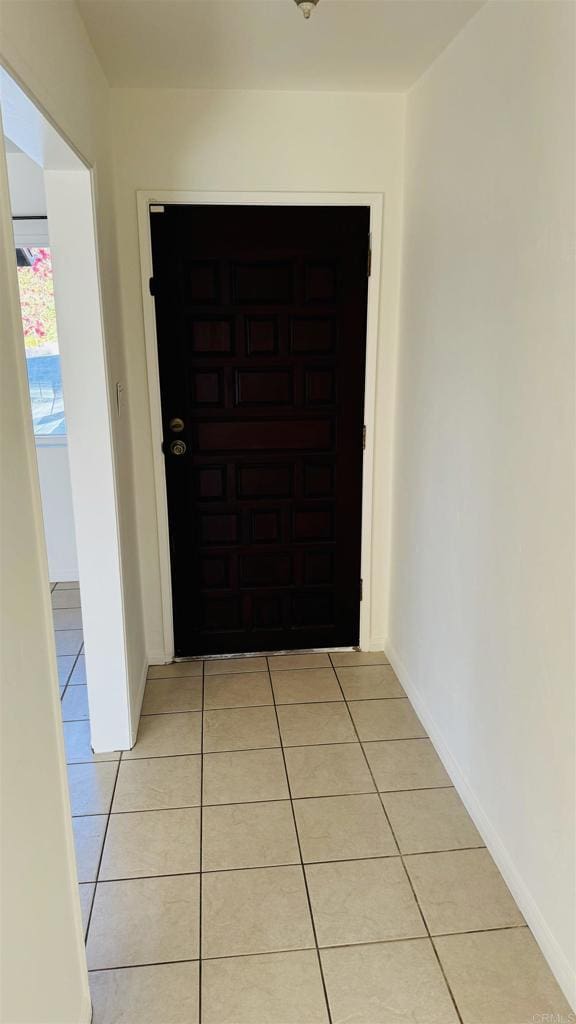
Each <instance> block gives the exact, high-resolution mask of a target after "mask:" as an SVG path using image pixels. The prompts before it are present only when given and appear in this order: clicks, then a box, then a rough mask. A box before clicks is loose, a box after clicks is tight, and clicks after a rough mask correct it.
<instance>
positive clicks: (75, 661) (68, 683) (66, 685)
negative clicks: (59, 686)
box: [56, 651, 80, 703]
mask: <svg viewBox="0 0 576 1024" xmlns="http://www.w3.org/2000/svg"><path fill="white" fill-rule="evenodd" d="M61 657H64V655H61ZM79 657H80V651H78V654H77V655H76V657H75V658H74V661H73V663H72V668H71V669H70V671H69V673H68V675H67V676H66V683H65V684H64V689H63V690H62V693H61V694H60V703H62V701H63V700H64V695H65V693H66V691H67V689H68V687H69V686H70V680H71V678H72V674H73V672H74V669H75V668H76V665H77V663H78V658H79ZM56 666H58V655H56Z"/></svg>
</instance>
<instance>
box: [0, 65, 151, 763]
mask: <svg viewBox="0 0 576 1024" xmlns="http://www.w3.org/2000/svg"><path fill="white" fill-rule="evenodd" d="M0 94H1V99H2V105H3V109H4V111H5V117H4V133H5V135H6V136H7V137H8V138H9V139H12V141H14V142H15V143H16V144H17V145H18V147H19V148H20V149H22V151H23V152H25V153H26V154H27V155H28V156H29V157H30V159H32V160H34V162H35V163H37V164H38V165H39V166H40V167H42V168H43V172H44V187H45V192H46V203H47V213H48V230H49V233H50V246H51V249H52V259H53V266H54V297H55V302H56V315H57V318H58V338H59V347H60V356H61V361H62V375H63V378H64V402H65V408H66V420H67V425H68V453H69V463H70V481H71V485H72V504H73V509H74V527H75V534H76V545H77V553H78V566H79V575H80V585H81V593H82V620H83V631H84V643H85V649H84V653H85V657H86V677H87V692H88V704H89V708H90V739H91V743H92V747H93V749H94V751H95V752H96V753H104V752H106V751H110V750H128V749H130V747H132V746H133V745H134V742H135V740H136V731H137V728H138V718H137V713H138V708H137V706H136V705H135V703H134V702H133V701H131V698H130V687H129V679H128V655H127V645H126V628H125V621H126V619H125V608H124V593H123V581H122V560H121V549H120V525H119V524H120V517H119V508H118V494H117V487H116V477H117V472H116V463H115V453H114V433H113V416H114V414H115V413H114V408H113V405H112V402H111V401H110V393H109V384H108V367H107V352H106V340H105V335H104V316H103V310H102V305H101V295H100V268H99V255H98V233H97V222H96V213H95V194H94V171H93V169H92V168H91V167H89V165H88V164H87V163H86V161H85V160H84V158H83V157H81V156H80V155H79V154H78V153H77V152H76V151H75V150H74V149H73V148H72V146H71V144H70V143H69V141H68V140H67V139H66V137H65V136H64V135H63V134H60V132H59V130H57V129H56V128H55V127H54V125H53V124H52V123H51V122H50V121H49V120H48V118H47V116H46V115H45V113H44V111H43V109H42V107H41V105H40V104H38V103H37V102H36V100H35V99H34V98H33V97H31V96H29V95H28V94H27V93H26V92H24V90H23V89H22V88H21V87H20V86H19V85H18V84H17V83H16V81H15V80H14V79H13V78H12V77H11V75H10V73H9V72H8V71H5V70H4V68H3V67H2V65H1V64H0ZM34 212H36V211H34ZM87 382H89V386H87Z"/></svg>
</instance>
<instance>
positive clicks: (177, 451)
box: [170, 441, 186, 455]
mask: <svg viewBox="0 0 576 1024" xmlns="http://www.w3.org/2000/svg"><path fill="white" fill-rule="evenodd" d="M170 451H171V452H172V455H184V454H185V452H186V442H185V441H172V443H171V445H170Z"/></svg>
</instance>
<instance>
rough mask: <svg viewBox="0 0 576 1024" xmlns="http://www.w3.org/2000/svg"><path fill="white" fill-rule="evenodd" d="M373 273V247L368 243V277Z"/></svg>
mask: <svg viewBox="0 0 576 1024" xmlns="http://www.w3.org/2000/svg"><path fill="white" fill-rule="evenodd" d="M371 273H372V245H371V243H370V241H368V256H367V258H366V277H370V274H371Z"/></svg>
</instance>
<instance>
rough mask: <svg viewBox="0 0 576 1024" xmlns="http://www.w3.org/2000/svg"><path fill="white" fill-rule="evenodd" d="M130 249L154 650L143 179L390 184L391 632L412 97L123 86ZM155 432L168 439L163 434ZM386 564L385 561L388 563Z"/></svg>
mask: <svg viewBox="0 0 576 1024" xmlns="http://www.w3.org/2000/svg"><path fill="white" fill-rule="evenodd" d="M112 110H113V123H114V148H115V163H116V174H117V193H116V196H117V202H116V206H117V217H118V221H117V223H118V237H119V250H120V252H121V254H122V299H123V316H124V333H125V337H126V343H127V359H128V365H129V367H130V387H131V392H132V402H131V407H130V408H131V415H132V431H133V436H134V437H137V438H138V441H139V443H138V445H137V446H136V447H135V451H134V459H135V472H136V480H137V487H138V496H139V500H138V508H137V515H138V534H139V546H140V552H141V576H142V590H143V599H144V614H145V623H146V637H147V644H148V653H149V658H150V660H151V661H156V660H162V655H163V637H162V616H161V605H160V578H159V561H158V559H159V555H158V537H157V524H156V510H155V499H154V484H153V466H152V450H151V445H152V439H151V435H150V419H149V410H148V391H147V378H146V364H145V351H144V328H143V322H142V291H141V284H140V268H139V250H138V232H137V217H136V192H137V190H139V189H158V190H164V189H174V190H176V189H181V190H207V191H241V190H246V191H259V190H262V191H279V192H281V191H286V192H298V191H309V192H339V191H341V192H355V191H356V192H360V191H365V192H383V193H384V237H383V253H382V257H383V261H382V296H381V309H380V340H379V346H380V347H379V359H378V380H377V390H378V411H377V428H376V433H377V436H376V445H377V464H376V479H375V488H376V500H375V509H374V522H375V543H374V565H375V566H377V567H378V571H377V572H376V573H375V574H374V593H373V602H372V607H373V621H372V624H371V630H370V632H371V637H372V640H373V642H374V643H375V644H376V645H377V644H381V643H382V642H383V638H384V636H385V633H386V629H385V624H386V587H385V584H384V580H385V579H386V576H387V574H388V571H389V570H388V540H389V506H390V464H391V435H392V418H391V410H392V405H393V394H394V367H395V354H396V327H397V313H398V284H399V259H400V224H401V190H402V147H403V128H404V98H403V97H402V96H400V95H377V94H366V95H362V94H345V93H318V92H317V93H286V92H283V93H280V92H278V93H274V92H267V93H264V92H261V93H259V92H233V91H230V92H224V91H223V92H191V91H186V90H175V91H173V90H169V91H153V90H145V89H139V90H113V106H112ZM155 443H159V442H158V439H155ZM382 567H384V568H383V569H382Z"/></svg>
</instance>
